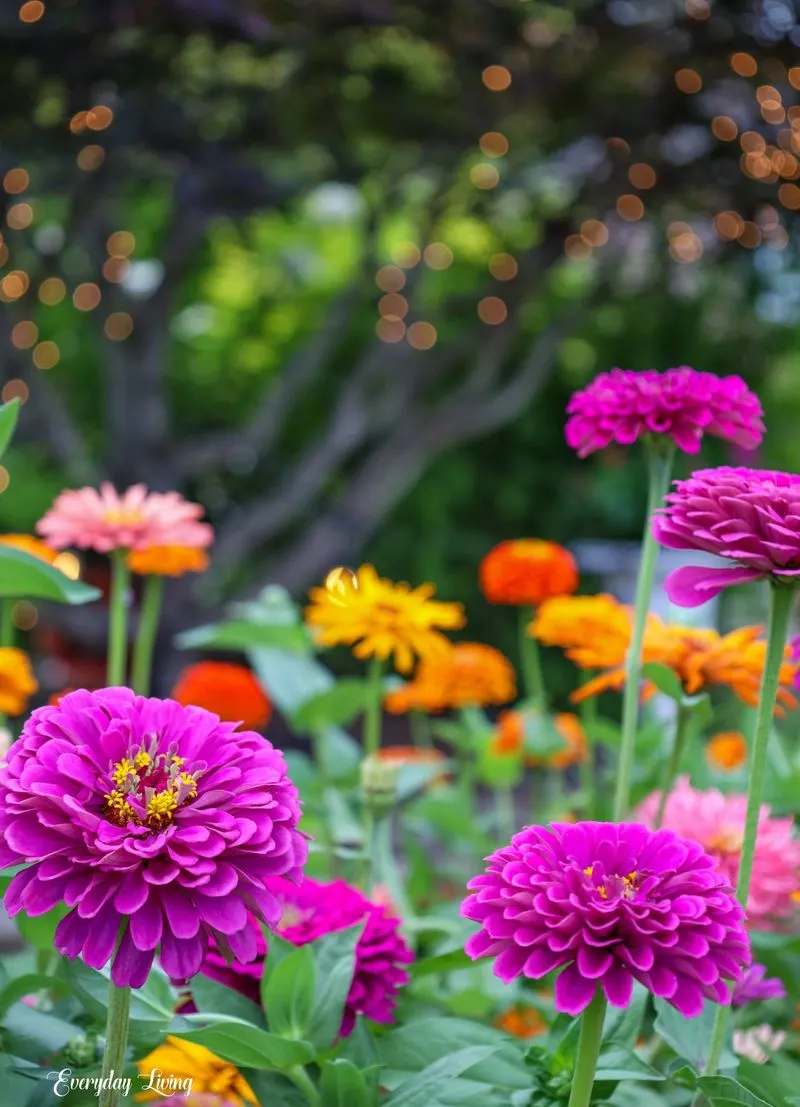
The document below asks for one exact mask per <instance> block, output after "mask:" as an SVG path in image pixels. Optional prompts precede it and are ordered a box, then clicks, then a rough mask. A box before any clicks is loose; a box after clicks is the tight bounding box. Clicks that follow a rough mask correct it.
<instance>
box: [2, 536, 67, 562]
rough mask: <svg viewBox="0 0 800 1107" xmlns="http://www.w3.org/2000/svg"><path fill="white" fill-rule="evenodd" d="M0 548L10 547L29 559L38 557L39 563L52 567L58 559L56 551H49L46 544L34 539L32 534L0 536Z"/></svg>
mask: <svg viewBox="0 0 800 1107" xmlns="http://www.w3.org/2000/svg"><path fill="white" fill-rule="evenodd" d="M0 546H10V547H11V548H12V549H14V550H22V552H23V553H26V554H30V555H31V557H38V559H39V560H40V561H46V562H47V564H48V565H52V564H53V562H54V561H55V560H56V559H57V558H58V556H59V552H58V550H51V549H50V547H49V546H48V545H47V543H46V542H42V541H41V540H40V539H39V538H34V537H33V535H32V534H0Z"/></svg>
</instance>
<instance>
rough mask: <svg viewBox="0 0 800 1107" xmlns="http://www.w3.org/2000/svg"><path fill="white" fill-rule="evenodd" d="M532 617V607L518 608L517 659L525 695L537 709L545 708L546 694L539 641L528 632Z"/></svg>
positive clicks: (542, 709)
mask: <svg viewBox="0 0 800 1107" xmlns="http://www.w3.org/2000/svg"><path fill="white" fill-rule="evenodd" d="M532 618H533V608H531V607H521V608H520V609H519V660H520V667H521V669H522V681H523V684H524V687H525V695H526V696H527V697H528V699H529V700H531V701H532V703H533V705H534V706H535V707H536V708H538V709H539V711H546V710H547V694H546V692H545V688H544V677H543V676H542V659H541V657H540V655H539V643H538V642H537V641H536V639H535V638H531V636H530V634H528V627H529V625H530V623H531V620H532Z"/></svg>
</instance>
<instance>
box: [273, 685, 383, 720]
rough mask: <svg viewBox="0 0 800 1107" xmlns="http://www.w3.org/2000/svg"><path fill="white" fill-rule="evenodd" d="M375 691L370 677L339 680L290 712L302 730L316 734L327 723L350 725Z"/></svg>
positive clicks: (292, 718) (363, 709)
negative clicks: (366, 678)
mask: <svg viewBox="0 0 800 1107" xmlns="http://www.w3.org/2000/svg"><path fill="white" fill-rule="evenodd" d="M372 694H373V690H372V687H371V684H370V682H369V681H367V680H358V679H355V678H349V679H346V680H338V681H337V682H336V683H335V684H334V685H333V686H332V687H331V688H327V689H326V690H325V691H323V692H318V693H317V694H316V695H315V696H312V697H311V698H310V699H308V700H305V701H304V702H303V703H302V704H300V706H299V707H298V708H296V709H295V711H293V712H292V715H291V723H292V726H293V727H294V729H295V730H297V731H299V732H300V733H301V734H313V733H314V732H315V731H317V730H319V729H320V728H321V727H325V726H330V725H334V726H348V725H349V724H350V723H351V722H352V721H353V719H355V718H356V717H357V716H359V715H361V714H363V712H364V711H365V710H366V707H367V704H368V703H369V699H370V696H371V695H372Z"/></svg>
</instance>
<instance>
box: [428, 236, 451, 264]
mask: <svg viewBox="0 0 800 1107" xmlns="http://www.w3.org/2000/svg"><path fill="white" fill-rule="evenodd" d="M422 256H423V258H424V259H425V264H426V265H427V266H428V268H429V269H447V268H448V266H450V265H452V264H453V251H452V250H451V249H450V247H449V246H446V245H445V244H444V242H431V244H430V245H429V246H426V247H425V249H424V251H423V253H422Z"/></svg>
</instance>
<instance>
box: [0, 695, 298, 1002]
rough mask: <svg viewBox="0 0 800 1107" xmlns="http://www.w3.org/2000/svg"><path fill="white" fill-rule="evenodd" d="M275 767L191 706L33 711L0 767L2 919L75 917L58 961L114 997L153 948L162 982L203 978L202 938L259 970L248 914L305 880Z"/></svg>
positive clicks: (64, 932)
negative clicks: (283, 882)
mask: <svg viewBox="0 0 800 1107" xmlns="http://www.w3.org/2000/svg"><path fill="white" fill-rule="evenodd" d="M299 818H300V805H299V802H298V799H297V790H296V788H295V787H294V785H293V784H292V782H291V781H290V780H289V779H288V777H287V776H286V765H285V763H284V760H283V755H282V754H281V753H280V752H279V751H278V750H276V749H273V747H272V745H271V744H270V743H269V742H268V741H267V740H266V739H265V738H262V736H261V735H260V734H255V733H253V732H251V731H237V730H236V729H235V726H234V724H232V723H223V722H220V720H219V718H218V717H217V716H216V715H212V714H211V712H210V711H204V710H203V709H202V708H198V707H182V706H181V705H180V704H178V703H175V702H174V701H173V700H157V699H145V698H144V697H142V696H135V695H134V693H133V692H131V691H130V689H128V688H104V689H102V690H101V691H99V692H86V691H78V692H73V693H71V694H70V695H68V696H64V697H63V699H62V700H61V702H60V704H59V706H58V707H41V708H39V710H38V711H34V713H33V714H32V715H31V717H30V718H29V719H28V721H27V723H26V724H25V727H24V729H23V732H22V737H21V738H20V739H19V741H18V742H16V743H15V744H14V745H13V746H12V748H11V751H10V753H9V756H8V762H7V763H6V764H4V765H2V766H0V836H2V839H3V844H2V845H0V867H5V866H8V865H19V864H20V863H26V864H28V866H29V867H28V868H26V869H24V870H23V871H22V872H20V873H18V874H17V875H16V876H15V877H14V879H13V880H12V881H11V884H10V885H9V887H8V891H7V892H6V896H5V906H6V908H7V910H8V913H9V914H10V915H16V914H17V913H18V912H19V911H22V910H24V911H25V912H26V913H27V914H28V915H34V916H35V915H42V914H44V913H45V912H46V911H49V910H50V909H51V908H52V907H55V906H56V904H58V903H62V902H63V903H66V905H67V906H68V907H71V908H72V910H71V911H70V913H69V914H68V915H67V916H66V917H65V918H64V919H62V920H61V922H60V923H59V924H58V927H57V929H56V935H55V947H56V949H57V950H58V951H59V953H62V954H63V955H64V956H65V957H68V958H70V959H74V958H76V957H78V956H79V955H80V956H82V958H83V960H84V961H85V962H86V964H87V965H90V966H91V967H92V968H95V969H100V968H102V967H103V966H104V965H105V964H107V963H108V961H109V960H111V958H112V957H113V965H112V970H111V977H112V980H113V981H114V983H115V984H117V985H118V986H120V987H122V986H124V985H132V986H133V987H140V986H141V985H142V984H144V982H145V980H146V978H147V974H148V972H149V970H150V967H151V965H152V963H153V959H154V957H155V954H156V950H157V949H158V950H159V952H160V961H161V964H162V966H163V968H164V970H165V972H167V973H168V974H169V975H170V976H171V977H173V978H177V979H181V980H183V979H186V978H187V977H190V976H193V975H194V974H195V973H196V972H197V971H198V970H199V968H200V966H201V964H202V962H203V958H204V956H205V954H206V950H207V948H208V943H209V939H213V940H214V941H215V943H216V944H217V946H218V947H219V948H221V949H223V950H225V951H226V952H227V953H228V954H229V955H230V956H231V957H233V956H236V957H238V958H239V959H240V960H241V961H249V960H252V959H253V958H254V957H255V956H256V952H257V950H256V942H255V936H254V933H253V927H252V924H251V921H250V917H249V916H250V914H252V915H254V916H255V917H256V918H258V919H260V920H262V921H263V922H265V923H267V924H268V925H270V926H273V925H275V924H276V923H277V922H278V920H279V918H280V914H281V905H280V902H279V900H278V898H277V896H276V895H275V894H274V892H272V891H271V890H270V888H269V887H268V880H269V878H271V877H274V876H276V875H283V874H285V875H287V876H289V877H292V878H299V877H300V876H301V875H302V867H303V865H304V863H305V860H306V855H307V847H306V842H305V839H304V837H303V835H302V834H301V833H300V832H299V831H298V830H297V829H296V828H297V821H298V819H299Z"/></svg>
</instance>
